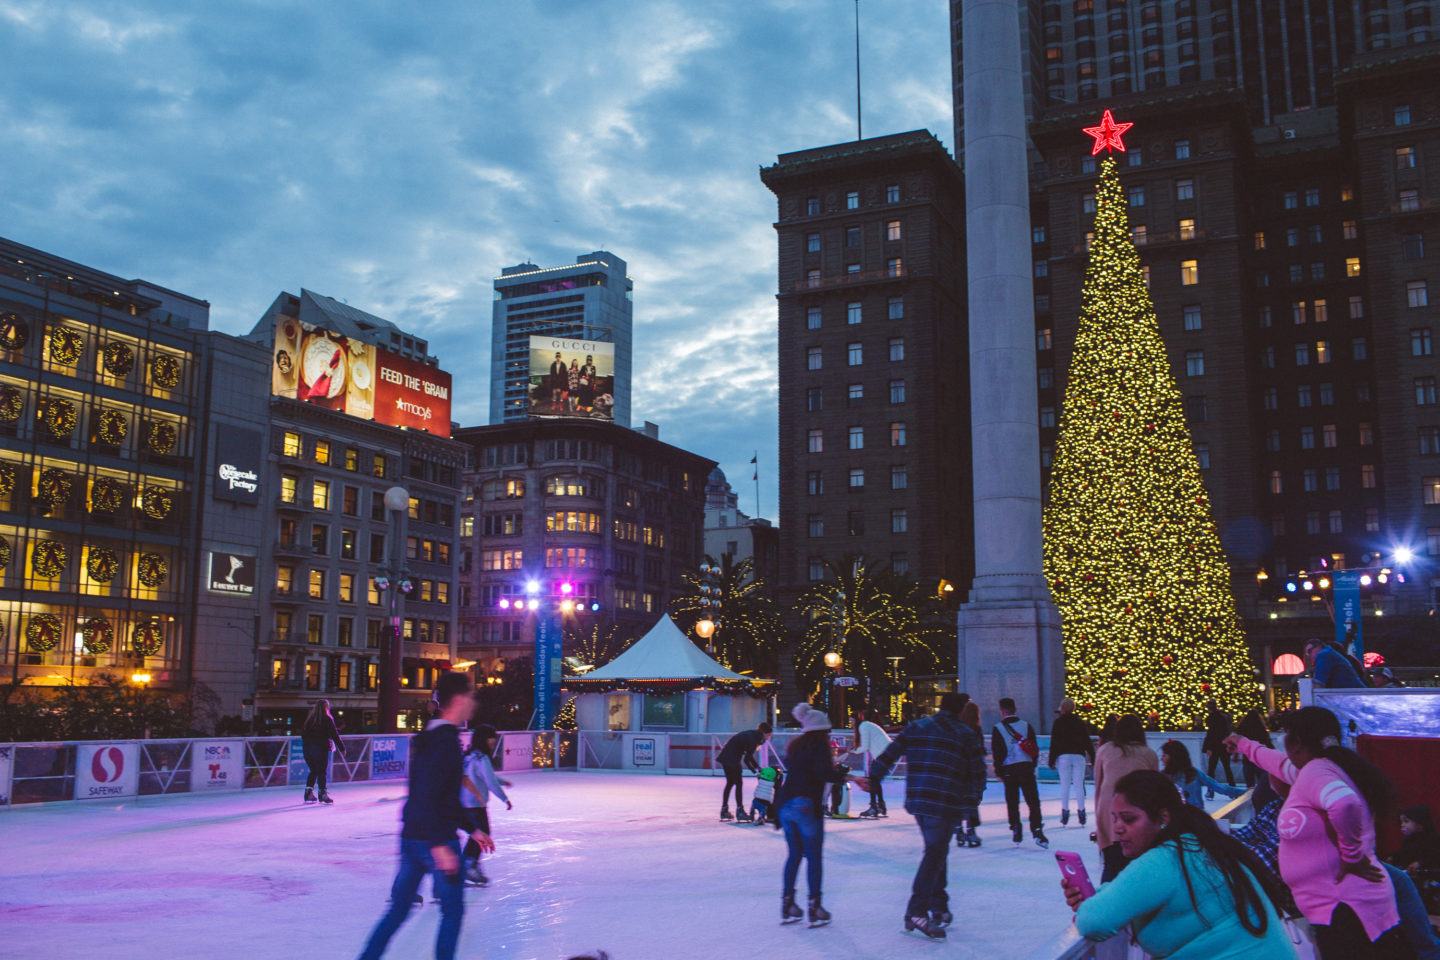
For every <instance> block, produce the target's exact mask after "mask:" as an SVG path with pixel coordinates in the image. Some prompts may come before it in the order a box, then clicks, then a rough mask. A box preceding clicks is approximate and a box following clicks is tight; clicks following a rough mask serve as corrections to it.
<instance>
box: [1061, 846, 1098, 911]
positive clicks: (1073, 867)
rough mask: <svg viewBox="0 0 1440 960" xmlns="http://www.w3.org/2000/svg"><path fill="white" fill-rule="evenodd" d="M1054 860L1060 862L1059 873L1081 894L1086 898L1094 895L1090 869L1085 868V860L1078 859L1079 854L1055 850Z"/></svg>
mask: <svg viewBox="0 0 1440 960" xmlns="http://www.w3.org/2000/svg"><path fill="white" fill-rule="evenodd" d="M1055 862H1056V863H1058V864H1060V875H1061V876H1062V877H1064V878H1065V879H1066V880H1067V881H1068V882H1069V883H1070V885H1071V886H1072V887H1074V888H1075V889H1076V890H1079V891H1080V895H1081V896H1083V897H1084V898H1085V899H1087V900H1088V899H1090V898H1091V897H1093V896H1095V884H1093V883H1091V882H1090V871H1088V870H1086V869H1085V861H1084V860H1081V859H1080V854H1078V853H1073V852H1071V851H1069V850H1057V851H1056V852H1055Z"/></svg>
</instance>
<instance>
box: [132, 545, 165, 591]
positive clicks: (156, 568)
mask: <svg viewBox="0 0 1440 960" xmlns="http://www.w3.org/2000/svg"><path fill="white" fill-rule="evenodd" d="M135 567H136V572H135V575H136V576H137V577H138V578H139V579H140V582H141V583H143V584H144V585H145V586H147V587H158V586H160V585H161V584H163V583H164V582H165V581H166V580H168V579H170V563H169V561H167V560H166V559H165V558H164V557H162V556H161V555H160V554H158V553H142V554H140V559H139V560H138V561H136V564H135Z"/></svg>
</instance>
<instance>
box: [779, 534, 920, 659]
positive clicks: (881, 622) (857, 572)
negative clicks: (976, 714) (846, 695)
mask: <svg viewBox="0 0 1440 960" xmlns="http://www.w3.org/2000/svg"><path fill="white" fill-rule="evenodd" d="M825 567H826V571H827V574H828V575H827V576H826V577H825V579H823V580H821V581H819V582H818V583H816V584H815V585H814V586H812V587H810V589H808V590H806V591H805V593H803V594H802V595H801V597H800V601H799V607H800V613H801V615H802V616H803V617H804V620H805V629H804V634H803V635H802V637H801V640H800V657H799V659H800V664H801V666H802V668H804V669H805V670H807V671H808V672H812V673H813V672H818V668H819V666H820V664H821V663H822V662H823V660H824V657H825V654H827V653H829V652H831V651H834V652H835V653H838V654H839V655H840V657H841V659H842V661H843V662H844V664H845V666H846V671H847V672H848V673H851V674H856V675H862V676H869V677H872V678H879V677H884V676H886V674H887V673H888V670H889V666H890V664H889V659H890V658H891V657H904V658H905V660H906V661H908V665H909V666H910V668H911V669H916V668H920V669H931V668H934V667H935V666H937V665H938V664H939V663H940V662H941V658H940V657H939V656H938V650H939V649H940V646H941V642H942V638H943V637H944V636H945V629H944V624H943V620H942V619H941V614H940V612H939V611H940V607H939V604H938V603H936V602H933V601H932V600H931V599H929V598H927V596H926V591H925V590H924V589H923V588H922V587H920V585H918V584H916V583H914V582H913V581H908V580H904V579H901V578H899V577H897V576H895V575H894V574H892V573H891V572H890V571H889V570H888V569H884V570H879V571H877V570H874V569H872V568H871V567H869V566H868V565H867V564H866V562H865V558H864V557H863V556H849V557H846V558H844V559H843V560H841V561H840V562H839V563H831V562H829V561H826V563H825Z"/></svg>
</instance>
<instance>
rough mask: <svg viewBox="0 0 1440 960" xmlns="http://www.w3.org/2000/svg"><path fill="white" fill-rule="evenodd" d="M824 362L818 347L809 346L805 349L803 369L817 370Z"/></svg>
mask: <svg viewBox="0 0 1440 960" xmlns="http://www.w3.org/2000/svg"><path fill="white" fill-rule="evenodd" d="M823 362H824V356H823V354H821V352H820V348H819V347H810V348H809V349H807V350H806V351H805V369H807V370H819V369H820V367H821V364H822V363H823Z"/></svg>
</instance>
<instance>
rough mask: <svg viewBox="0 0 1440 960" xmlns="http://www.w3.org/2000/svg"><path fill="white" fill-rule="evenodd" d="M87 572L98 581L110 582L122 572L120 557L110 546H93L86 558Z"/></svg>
mask: <svg viewBox="0 0 1440 960" xmlns="http://www.w3.org/2000/svg"><path fill="white" fill-rule="evenodd" d="M85 572H86V573H88V574H90V579H91V580H94V581H95V582H96V583H109V582H110V581H111V580H114V579H115V574H117V573H119V572H120V558H119V557H118V556H116V554H115V551H114V550H111V549H110V548H109V547H91V548H90V550H89V556H87V557H86V558H85Z"/></svg>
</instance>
